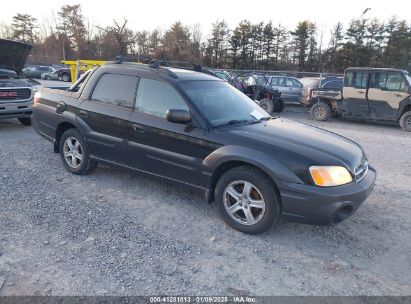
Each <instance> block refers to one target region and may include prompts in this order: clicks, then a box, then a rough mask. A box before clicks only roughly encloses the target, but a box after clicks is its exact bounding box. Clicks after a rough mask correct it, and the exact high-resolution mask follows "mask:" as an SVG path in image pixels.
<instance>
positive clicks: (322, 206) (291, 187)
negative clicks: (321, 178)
mask: <svg viewBox="0 0 411 304" xmlns="http://www.w3.org/2000/svg"><path fill="white" fill-rule="evenodd" d="M376 176H377V173H376V171H375V170H374V169H373V168H372V167H370V168H369V170H368V173H367V175H366V176H365V177H364V178H363V179H362V180H361V181H360V182H358V183H357V182H354V183H350V184H347V185H343V186H338V187H329V188H327V187H316V186H309V185H303V184H295V183H287V182H282V183H280V184H279V185H278V187H279V190H280V194H281V199H282V207H283V210H282V211H283V218H284V219H286V220H290V221H293V222H300V223H306V224H314V225H333V224H337V223H339V222H341V221H342V220H344V219H345V218H347V217H349V216H351V215H352V214H353V213H354V212H355V211H356V210H357V209H358V207H359V206H360V205H361V203H362V202H364V201H365V200H366V199H367V197H368V196H369V195H370V193H371V191H372V189H373V188H374V184H375V179H376Z"/></svg>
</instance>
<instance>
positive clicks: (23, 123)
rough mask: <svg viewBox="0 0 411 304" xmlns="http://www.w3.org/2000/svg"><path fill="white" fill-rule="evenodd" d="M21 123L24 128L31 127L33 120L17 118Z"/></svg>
mask: <svg viewBox="0 0 411 304" xmlns="http://www.w3.org/2000/svg"><path fill="white" fill-rule="evenodd" d="M17 119H18V120H19V121H20V123H21V124H22V125H24V126H31V118H30V117H20V118H17Z"/></svg>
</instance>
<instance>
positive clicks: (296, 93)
mask: <svg viewBox="0 0 411 304" xmlns="http://www.w3.org/2000/svg"><path fill="white" fill-rule="evenodd" d="M268 78H269V79H270V86H271V87H273V88H274V89H276V90H278V91H280V92H281V98H282V99H283V100H284V101H292V102H299V101H300V98H301V94H302V89H303V85H302V84H301V82H300V81H299V80H298V79H297V78H294V77H290V76H269V77H268Z"/></svg>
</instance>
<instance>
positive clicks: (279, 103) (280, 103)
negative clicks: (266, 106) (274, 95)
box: [273, 98, 284, 113]
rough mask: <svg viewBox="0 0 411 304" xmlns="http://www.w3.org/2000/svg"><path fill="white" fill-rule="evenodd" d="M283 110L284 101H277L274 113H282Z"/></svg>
mask: <svg viewBox="0 0 411 304" xmlns="http://www.w3.org/2000/svg"><path fill="white" fill-rule="evenodd" d="M283 110H284V101H283V100H282V99H281V98H279V99H277V100H275V102H274V110H273V112H275V113H280V112H282V111H283Z"/></svg>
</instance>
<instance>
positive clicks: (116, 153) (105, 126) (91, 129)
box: [78, 73, 138, 164]
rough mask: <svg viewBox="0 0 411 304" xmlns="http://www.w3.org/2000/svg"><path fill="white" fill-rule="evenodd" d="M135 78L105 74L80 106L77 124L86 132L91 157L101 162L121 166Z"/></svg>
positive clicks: (123, 161) (124, 152) (124, 153)
mask: <svg viewBox="0 0 411 304" xmlns="http://www.w3.org/2000/svg"><path fill="white" fill-rule="evenodd" d="M137 83H138V77H135V76H132V75H122V74H110V73H105V74H102V75H101V76H100V78H99V79H98V80H97V84H96V85H95V87H94V89H93V91H92V93H91V95H90V97H89V98H88V99H86V100H84V101H83V102H82V103H81V106H80V107H81V110H80V113H79V118H78V120H79V122H80V123H81V124H82V126H83V128H82V129H83V130H85V132H86V138H87V142H88V144H89V147H90V149H91V153H92V154H93V155H94V156H96V157H98V158H101V159H105V160H109V161H113V162H116V163H120V164H124V163H125V162H126V161H125V157H126V152H127V151H126V149H127V140H128V127H129V118H130V115H131V111H132V108H133V104H134V99H135V93H136V89H137Z"/></svg>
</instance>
